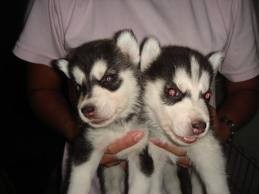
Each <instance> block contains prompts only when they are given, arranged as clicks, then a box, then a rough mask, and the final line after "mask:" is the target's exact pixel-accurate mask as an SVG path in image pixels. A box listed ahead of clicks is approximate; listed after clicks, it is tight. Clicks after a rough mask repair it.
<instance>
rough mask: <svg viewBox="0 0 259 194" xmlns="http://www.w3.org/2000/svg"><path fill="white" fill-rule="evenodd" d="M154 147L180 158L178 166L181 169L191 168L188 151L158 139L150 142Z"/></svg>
mask: <svg viewBox="0 0 259 194" xmlns="http://www.w3.org/2000/svg"><path fill="white" fill-rule="evenodd" d="M150 141H151V142H152V143H153V144H154V145H156V146H158V147H160V148H162V149H165V150H166V151H168V152H170V153H172V154H174V155H176V156H177V157H178V160H177V164H178V165H179V166H181V167H184V168H188V167H190V166H191V161H190V159H189V158H188V156H187V154H186V151H185V150H184V149H182V148H180V147H178V146H176V145H173V144H168V143H163V142H161V141H159V140H157V139H151V140H150Z"/></svg>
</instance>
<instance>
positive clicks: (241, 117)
mask: <svg viewBox="0 0 259 194" xmlns="http://www.w3.org/2000/svg"><path fill="white" fill-rule="evenodd" d="M224 89H225V98H224V100H223V102H222V104H221V105H220V106H219V107H218V108H217V110H216V112H215V110H214V119H213V120H214V124H215V134H216V136H217V137H218V138H219V140H220V141H221V142H225V141H226V140H227V139H228V138H229V137H230V133H231V130H230V128H229V127H228V126H227V125H226V123H224V122H222V121H220V118H221V117H223V116H226V117H227V118H228V119H230V120H232V121H233V122H234V123H235V125H236V126H237V128H240V127H242V126H244V125H245V124H246V123H247V122H248V121H250V120H251V118H252V117H253V116H254V114H255V113H256V111H257V109H258V106H259V101H258V97H259V76H257V77H255V78H252V79H249V80H246V81H241V82H232V81H229V80H225V83H224ZM215 113H216V114H215Z"/></svg>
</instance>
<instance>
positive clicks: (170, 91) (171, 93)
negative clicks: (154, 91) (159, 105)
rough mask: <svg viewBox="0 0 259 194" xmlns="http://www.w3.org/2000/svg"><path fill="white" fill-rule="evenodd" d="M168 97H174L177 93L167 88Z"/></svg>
mask: <svg viewBox="0 0 259 194" xmlns="http://www.w3.org/2000/svg"><path fill="white" fill-rule="evenodd" d="M168 95H169V96H176V95H177V91H176V90H175V89H173V88H169V89H168Z"/></svg>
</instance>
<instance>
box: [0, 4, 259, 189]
mask: <svg viewBox="0 0 259 194" xmlns="http://www.w3.org/2000/svg"><path fill="white" fill-rule="evenodd" d="M27 2H28V0H17V1H15V2H13V1H8V2H7V5H6V6H5V8H6V10H7V13H6V14H5V15H4V16H3V17H2V20H3V21H2V25H1V26H2V28H1V29H2V32H3V33H4V35H3V36H2V39H1V47H2V49H1V51H2V52H1V68H0V72H1V74H0V75H1V76H0V78H1V82H0V83H1V89H2V91H1V95H0V96H1V102H2V103H1V110H2V114H1V124H2V127H1V134H0V194H13V193H17V194H19V193H27V194H30V193H35V194H41V193H44V192H45V191H44V190H45V188H46V187H47V185H49V184H50V181H49V180H50V178H51V177H54V179H52V180H54V181H52V183H53V182H54V183H55V181H56V180H58V179H55V178H56V177H57V176H58V174H56V173H55V172H56V170H59V169H58V167H59V164H60V161H61V157H62V151H63V145H64V139H63V138H62V137H60V136H59V135H58V134H57V133H55V131H54V130H53V129H50V128H49V127H47V126H45V125H44V124H43V123H42V122H41V121H40V120H38V119H37V118H36V117H35V116H34V115H33V113H32V112H31V110H30V108H29V104H28V101H27V99H26V88H25V84H26V79H25V77H26V72H25V62H24V61H21V60H19V59H17V58H16V57H14V56H13V54H12V52H11V51H12V48H13V46H14V43H15V41H16V40H17V38H18V35H19V34H20V32H21V29H22V26H23V17H24V14H25V8H26V4H27ZM255 3H256V8H257V11H258V12H259V2H258V0H255ZM244 103H245V102H244ZM235 142H236V143H237V144H239V145H242V146H243V147H244V150H245V152H246V153H247V155H250V156H254V157H256V158H257V159H258V161H259V151H258V147H259V113H258V114H257V115H256V116H255V117H254V119H253V120H252V121H251V122H250V123H249V124H248V125H247V126H246V127H244V128H243V129H242V130H240V132H239V133H238V134H237V135H236V138H235ZM257 163H258V162H257ZM258 164H259V163H258Z"/></svg>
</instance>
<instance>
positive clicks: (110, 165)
mask: <svg viewBox="0 0 259 194" xmlns="http://www.w3.org/2000/svg"><path fill="white" fill-rule="evenodd" d="M115 165H120V166H121V167H122V168H123V169H125V170H126V167H127V163H126V162H125V161H119V162H110V163H106V164H103V165H102V166H104V167H106V168H109V167H112V166H115Z"/></svg>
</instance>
